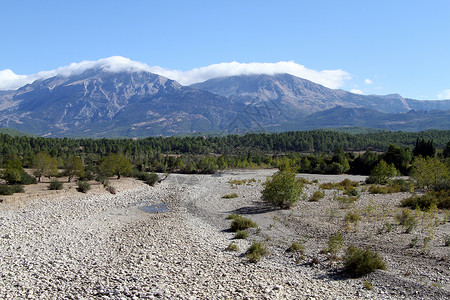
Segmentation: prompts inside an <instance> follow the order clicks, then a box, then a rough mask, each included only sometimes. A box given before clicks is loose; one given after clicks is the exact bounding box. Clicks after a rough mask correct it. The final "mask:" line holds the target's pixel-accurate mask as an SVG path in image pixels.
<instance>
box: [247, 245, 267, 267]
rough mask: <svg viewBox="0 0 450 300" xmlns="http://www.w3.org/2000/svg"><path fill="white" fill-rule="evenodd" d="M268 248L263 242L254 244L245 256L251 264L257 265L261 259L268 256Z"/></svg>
mask: <svg viewBox="0 0 450 300" xmlns="http://www.w3.org/2000/svg"><path fill="white" fill-rule="evenodd" d="M268 254H269V253H268V252H267V249H266V246H264V245H263V244H262V243H261V242H253V244H251V246H250V247H249V248H248V249H247V251H246V252H245V256H246V257H247V259H248V261H249V262H252V263H257V262H258V261H260V260H261V258H262V257H263V256H265V255H268Z"/></svg>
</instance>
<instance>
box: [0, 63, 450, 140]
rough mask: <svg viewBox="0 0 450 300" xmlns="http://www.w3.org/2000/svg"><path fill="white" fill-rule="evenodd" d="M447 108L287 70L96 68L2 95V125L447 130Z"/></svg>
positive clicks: (49, 132) (160, 130)
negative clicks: (181, 78) (185, 77)
mask: <svg viewBox="0 0 450 300" xmlns="http://www.w3.org/2000/svg"><path fill="white" fill-rule="evenodd" d="M414 110H420V111H421V112H414ZM449 110H450V100H445V101H418V100H412V99H404V98H402V97H401V96H400V95H387V96H377V95H371V96H364V95H357V94H353V93H350V92H347V91H343V90H332V89H328V88H326V87H324V86H322V85H319V84H315V83H313V82H311V81H308V80H305V79H301V78H298V77H295V76H292V75H288V74H278V75H273V76H269V75H247V76H231V77H224V78H215V79H211V80H208V81H205V82H203V83H198V84H194V85H191V86H189V87H187V86H182V85H180V84H179V83H177V82H176V81H173V80H170V79H168V78H165V77H162V76H159V75H156V74H153V73H150V72H147V71H142V70H140V71H136V70H135V71H121V72H112V71H107V70H105V69H100V68H92V69H88V70H86V71H84V72H83V73H81V74H78V75H72V76H68V77H65V76H55V77H52V78H49V79H45V80H37V81H35V82H33V83H32V84H28V85H26V86H24V87H22V88H20V89H18V90H16V91H3V92H1V93H0V126H2V127H10V128H14V129H18V130H21V131H24V132H28V133H32V134H37V135H43V136H68V137H82V136H83V137H85V136H89V137H118V136H120V137H135V136H138V137H141V136H150V135H179V134H195V133H237V132H239V133H241V132H249V131H267V130H269V131H283V130H305V129H314V128H323V127H343V126H361V127H372V128H385V129H392V130H399V129H402V130H424V129H429V128H437V129H449V128H450V125H449V122H446V121H445V120H446V119H447V120H448V111H449ZM425 111H427V112H426V113H425ZM445 111H447V112H445ZM417 122H419V123H417ZM416 123H417V124H416Z"/></svg>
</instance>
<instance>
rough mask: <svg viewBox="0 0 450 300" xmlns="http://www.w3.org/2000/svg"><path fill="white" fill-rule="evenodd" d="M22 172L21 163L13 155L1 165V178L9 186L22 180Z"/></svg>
mask: <svg viewBox="0 0 450 300" xmlns="http://www.w3.org/2000/svg"><path fill="white" fill-rule="evenodd" d="M23 172H24V170H23V167H22V161H21V160H20V158H19V157H17V156H16V155H14V157H12V158H11V159H8V160H7V161H5V163H4V164H3V172H2V178H3V179H5V180H6V182H8V183H10V184H13V183H18V182H20V181H21V179H22V173H23Z"/></svg>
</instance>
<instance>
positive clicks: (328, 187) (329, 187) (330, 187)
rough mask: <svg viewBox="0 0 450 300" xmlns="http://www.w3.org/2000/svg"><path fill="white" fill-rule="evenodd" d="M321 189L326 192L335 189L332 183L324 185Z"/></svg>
mask: <svg viewBox="0 0 450 300" xmlns="http://www.w3.org/2000/svg"><path fill="white" fill-rule="evenodd" d="M319 187H320V188H321V189H324V190H331V189H333V188H334V184H332V183H331V182H325V183H322V184H321V185H320V186H319Z"/></svg>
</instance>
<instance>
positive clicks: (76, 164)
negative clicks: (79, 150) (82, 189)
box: [64, 156, 84, 182]
mask: <svg viewBox="0 0 450 300" xmlns="http://www.w3.org/2000/svg"><path fill="white" fill-rule="evenodd" d="M64 169H65V174H66V176H67V177H68V181H69V182H71V181H72V179H73V178H74V177H78V178H82V177H84V166H83V161H82V160H81V158H80V157H79V156H70V157H69V158H67V159H66V160H65V161H64Z"/></svg>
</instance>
